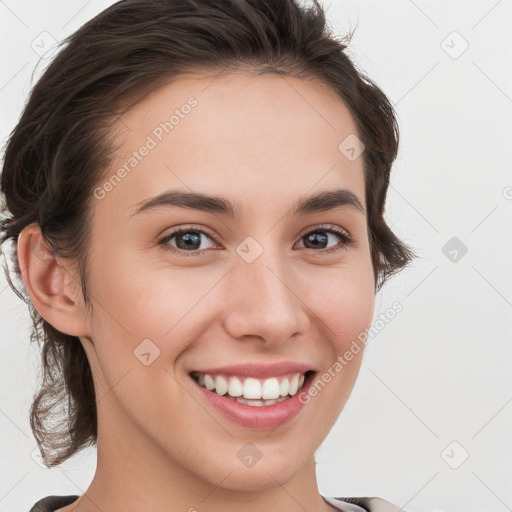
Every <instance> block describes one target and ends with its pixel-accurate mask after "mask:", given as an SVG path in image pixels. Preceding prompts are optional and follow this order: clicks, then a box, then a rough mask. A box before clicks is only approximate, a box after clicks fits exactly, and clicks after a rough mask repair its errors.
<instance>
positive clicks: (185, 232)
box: [158, 226, 214, 256]
mask: <svg viewBox="0 0 512 512" xmlns="http://www.w3.org/2000/svg"><path fill="white" fill-rule="evenodd" d="M203 237H205V238H207V239H209V240H212V241H214V240H213V237H212V236H210V235H209V234H208V233H206V232H205V231H204V230H202V229H196V228H195V227H194V226H188V227H185V228H180V229H177V230H175V231H173V232H172V233H169V234H168V235H166V236H164V237H163V238H161V239H160V240H159V241H158V243H159V244H160V245H162V246H163V247H164V248H165V249H168V250H171V251H175V252H182V253H188V254H186V256H192V255H194V254H200V253H201V252H203V251H204V250H205V249H208V247H202V248H201V242H202V241H203V240H202V238H203ZM173 239H175V242H174V244H171V243H170V242H171V240H173ZM210 248H211V247H210Z"/></svg>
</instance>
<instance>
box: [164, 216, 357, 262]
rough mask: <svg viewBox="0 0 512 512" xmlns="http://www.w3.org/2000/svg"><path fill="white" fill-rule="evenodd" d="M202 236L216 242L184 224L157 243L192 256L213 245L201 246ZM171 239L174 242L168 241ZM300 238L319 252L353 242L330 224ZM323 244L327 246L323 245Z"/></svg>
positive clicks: (322, 252)
mask: <svg viewBox="0 0 512 512" xmlns="http://www.w3.org/2000/svg"><path fill="white" fill-rule="evenodd" d="M203 237H204V238H206V239H208V240H210V241H211V242H214V244H216V243H217V242H216V241H215V239H214V237H213V236H212V235H210V234H209V233H207V232H206V231H204V229H199V228H196V227H195V226H186V227H184V228H180V229H176V230H175V231H172V232H171V233H169V234H168V235H165V236H164V237H163V238H161V239H160V240H159V241H158V244H159V245H161V246H163V248H164V249H166V250H170V251H173V252H177V253H181V254H183V255H185V256H194V255H198V254H202V253H203V252H204V251H205V250H206V249H211V248H213V246H210V247H201V242H202V241H203V240H202V238H203ZM329 238H331V239H332V238H334V239H336V238H337V239H338V243H337V244H336V243H335V244H334V246H333V245H331V246H329V245H328V244H329ZM173 240H174V243H170V242H171V241H173ZM300 240H301V241H302V240H306V244H305V245H303V247H304V248H306V249H311V250H313V251H314V252H317V253H319V254H326V253H331V252H334V251H339V250H341V249H344V248H346V247H348V246H350V245H353V244H354V240H353V239H352V238H351V237H350V236H349V234H348V233H347V232H346V231H345V230H344V229H342V228H340V227H339V226H335V225H330V224H327V225H321V226H317V227H316V228H315V229H314V230H313V231H308V232H307V233H306V234H305V235H302V237H301V239H300ZM325 244H327V246H326V247H323V246H324V245H325Z"/></svg>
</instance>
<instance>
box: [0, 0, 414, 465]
mask: <svg viewBox="0 0 512 512" xmlns="http://www.w3.org/2000/svg"><path fill="white" fill-rule="evenodd" d="M298 1H299V0H151V1H148V0H123V1H120V2H117V3H115V4H114V5H112V6H111V7H109V8H107V9H106V10H105V11H103V12H102V13H100V14H99V15H98V16H96V17H95V18H93V19H92V20H90V21H89V22H88V23H86V24H85V25H83V26H82V27H81V28H80V29H79V30H78V31H77V32H75V33H74V34H72V35H71V36H69V37H68V38H67V39H66V40H65V41H64V42H63V43H64V47H63V49H61V51H60V52H59V54H58V55H57V56H56V58H55V59H54V60H53V61H52V63H51V64H50V65H49V67H48V68H47V69H46V71H45V72H44V74H43V75H42V77H41V78H40V80H39V81H38V82H37V84H36V85H35V87H34V88H33V90H32V91H31V94H30V97H29V100H28V102H27V104H26V106H25V109H24V111H23V114H22V116H21V118H20V120H19V122H18V124H17V126H16V127H15V128H14V130H13V132H12V133H11V135H10V138H9V140H8V144H7V146H6V151H5V158H4V164H3V170H2V175H1V189H0V190H1V192H2V194H3V195H4V198H5V206H4V207H3V211H2V219H1V224H0V244H5V242H6V241H11V242H12V245H13V254H12V256H11V260H12V263H13V265H14V270H15V273H16V276H17V278H18V279H19V280H20V281H21V279H20V268H19V262H18V258H17V253H16V242H17V239H18V235H19V233H20V232H21V231H22V230H23V228H25V227H26V226H27V225H29V224H32V223H37V224H38V225H39V226H40V228H41V231H42V233H43V236H44V238H45V240H46V241H47V243H48V245H49V246H50V248H51V249H52V250H53V251H54V253H55V254H56V255H57V256H59V257H62V258H70V259H71V260H72V261H74V262H76V264H77V268H78V269H79V272H80V278H81V283H80V284H81V287H82V294H83V297H84V301H85V304H86V305H88V306H89V307H90V306H91V303H90V298H89V297H88V293H87V287H86V283H87V255H88V241H89V226H90V217H89V215H90V211H91V210H90V206H91V205H90V201H91V195H92V194H91V191H92V190H93V188H94V187H95V185H96V184H97V183H99V182H100V181H101V180H102V179H103V177H104V175H106V171H108V170H109V163H110V161H109V157H110V155H111V154H112V140H111V134H110V132H109V129H110V128H111V127H112V123H113V120H114V119H115V116H116V115H118V114H119V113H120V112H122V111H126V109H127V108H129V106H130V105H133V104H135V103H136V102H137V101H138V100H140V99H141V97H142V95H143V94H145V93H146V92H148V91H151V90H152V89H153V88H154V87H155V86H156V84H158V83H161V82H162V80H170V79H173V78H174V77H179V74H180V73H184V72H190V71H194V70H199V69H210V70H213V71H220V70H221V69H233V70H236V69H240V70H241V69H249V70H251V71H253V72H255V73H259V74H263V73H268V72H273V73H280V74H283V75H289V76H294V77H298V78H303V79H316V80H320V81H322V82H323V83H325V84H327V85H328V86H330V87H331V88H332V90H333V91H335V92H336V93H337V95H338V96H339V98H340V99H341V100H342V101H343V102H344V103H345V105H346V106H347V107H348V109H349V110H350V112H351V113H352V115H353V117H354V120H355V122H356V126H357V129H358V136H359V138H360V139H361V140H362V142H363V144H364V145H365V151H364V153H363V157H364V171H365V190H366V198H365V200H366V209H367V220H368V231H369V237H370V246H371V258H372V262H373V268H374V273H375V283H376V284H375V287H376V290H378V289H380V287H381V286H382V284H383V283H384V282H385V280H386V279H387V278H389V277H390V276H391V275H392V274H393V273H395V272H397V271H399V270H400V269H401V268H403V267H404V266H405V265H407V264H408V263H409V261H410V260H411V258H412V257H413V253H412V251H411V250H410V249H409V248H408V247H407V246H406V245H404V244H403V243H402V242H401V241H400V240H399V239H398V238H397V237H396V236H395V235H394V234H393V232H392V231H391V229H390V228H389V227H388V225H387V224H386V222H385V220H384V205H385V199H386V193H387V189H388V184H389V177H390V171H391V165H392V163H393V161H394V159H395V158H396V155H397V151H398V135H399V134H398V126H397V122H396V119H395V114H394V111H393V107H392V105H391V104H390V102H389V101H388V99H387V98H386V96H385V95H384V93H383V92H382V91H381V90H380V89H379V88H378V87H377V85H375V83H373V82H372V81H371V80H370V79H369V78H368V77H366V76H365V75H364V74H363V73H362V72H361V71H358V70H357V69H356V67H355V65H354V64H353V63H352V62H351V60H350V59H349V57H348V56H347V55H346V54H345V53H344V50H345V49H346V47H347V45H346V44H345V43H347V44H348V42H349V41H350V39H351V37H352V34H350V35H349V36H346V37H345V38H344V39H340V38H338V37H337V36H335V35H333V34H332V33H331V32H330V29H329V28H328V26H327V24H326V19H325V13H324V11H323V9H322V7H321V6H320V5H319V3H318V1H317V0H313V5H312V6H310V7H309V8H306V7H303V6H300V5H299V3H298ZM123 109H124V110H123ZM340 142H341V141H340ZM102 173H103V176H102ZM5 272H6V275H7V279H8V281H9V284H10V285H11V287H12V289H13V290H14V291H15V292H16V293H17V295H18V296H19V297H20V298H22V299H23V300H24V301H25V302H26V303H27V305H28V306H29V310H30V314H31V316H32V320H33V324H34V327H33V330H32V335H31V340H32V341H38V342H39V343H40V342H41V339H42V341H43V347H42V369H43V375H42V381H41V388H40V390H39V391H38V393H37V394H36V395H35V397H34V401H33V404H32V407H31V410H30V424H31V428H32V431H33V433H34V436H35V438H36V441H37V443H38V446H39V449H40V451H41V455H42V456H43V460H44V461H45V463H46V464H47V465H48V466H49V467H53V466H57V465H59V464H61V463H62V462H64V461H65V460H66V459H68V458H69V457H71V456H73V455H74V454H75V453H76V452H78V451H79V450H81V449H82V448H84V447H85V446H87V445H90V444H95V443H96V441H97V416H96V414H97V412H96V402H95V396H94V385H93V379H92V373H91V370H90V366H89V363H88V360H87V357H86V353H85V351H84V349H83V347H82V344H81V343H80V340H79V338H77V337H74V336H70V335H67V334H64V333H61V332H59V331H57V330H56V329H55V328H54V327H52V325H50V324H49V323H48V322H47V321H45V320H44V319H43V318H42V317H41V316H40V315H39V314H38V312H37V311H36V310H35V308H34V307H33V305H32V304H31V302H30V298H29V297H28V294H27V293H26V290H25V289H24V288H23V286H22V290H21V291H18V290H17V289H16V287H15V286H14V285H13V282H12V280H11V278H10V277H9V270H8V268H7V267H5ZM63 406H66V407H67V410H66V411H65V414H64V421H63V422H62V421H61V422H60V423H59V424H58V425H57V426H55V424H52V423H51V421H50V420H51V419H52V418H53V417H57V418H62V415H60V416H59V410H58V407H63Z"/></svg>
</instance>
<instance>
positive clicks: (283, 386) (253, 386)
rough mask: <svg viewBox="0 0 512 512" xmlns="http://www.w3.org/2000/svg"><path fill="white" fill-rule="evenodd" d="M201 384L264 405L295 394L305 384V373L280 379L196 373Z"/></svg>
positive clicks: (239, 400) (223, 393)
mask: <svg viewBox="0 0 512 512" xmlns="http://www.w3.org/2000/svg"><path fill="white" fill-rule="evenodd" d="M195 378H196V380H197V382H198V383H199V385H200V386H202V387H205V388H206V389H208V390H210V391H214V392H215V393H217V394H218V395H220V396H223V395H226V394H227V396H228V397H233V398H234V399H236V400H237V401H238V402H240V403H249V402H250V405H256V406H263V405H273V404H274V403H278V402H282V401H283V400H286V399H287V398H289V396H293V395H295V394H296V393H297V391H298V390H299V389H300V388H301V387H302V386H303V385H304V380H305V377H304V375H303V374H300V373H296V374H292V375H289V376H288V377H284V378H282V379H280V378H279V379H278V378H277V377H270V378H269V379H256V378H253V377H246V378H245V379H244V378H242V377H235V376H231V377H226V376H223V375H208V374H199V373H198V374H196V377H195Z"/></svg>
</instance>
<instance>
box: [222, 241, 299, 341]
mask: <svg viewBox="0 0 512 512" xmlns="http://www.w3.org/2000/svg"><path fill="white" fill-rule="evenodd" d="M227 277H228V279H227V282H226V283H225V297H224V298H225V300H224V301H223V303H224V304H225V310H224V315H223V318H224V328H225V329H226V331H227V332H228V334H229V335H230V336H231V337H233V338H235V339H239V340H249V339H251V338H254V339H259V340H260V343H261V342H262V340H263V342H264V343H265V345H266V346H276V345H279V344H281V343H284V342H286V341H287V340H288V339H289V338H291V337H292V336H293V335H298V334H303V333H305V332H306V331H307V329H308V327H309V315H308V307H307V305H306V300H305V297H302V296H301V295H302V293H301V287H300V280H297V278H296V277H297V273H296V272H294V271H293V268H291V267H290V265H289V264H288V265H287V264H286V262H285V261H283V257H280V256H276V255H272V254H270V251H268V250H265V251H264V252H263V253H262V254H261V255H260V256H259V257H258V258H257V259H256V260H255V261H253V262H252V263H247V262H246V261H244V260H243V259H241V258H240V259H237V260H236V261H235V263H234V268H233V269H232V270H231V272H229V274H228V276H227Z"/></svg>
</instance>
